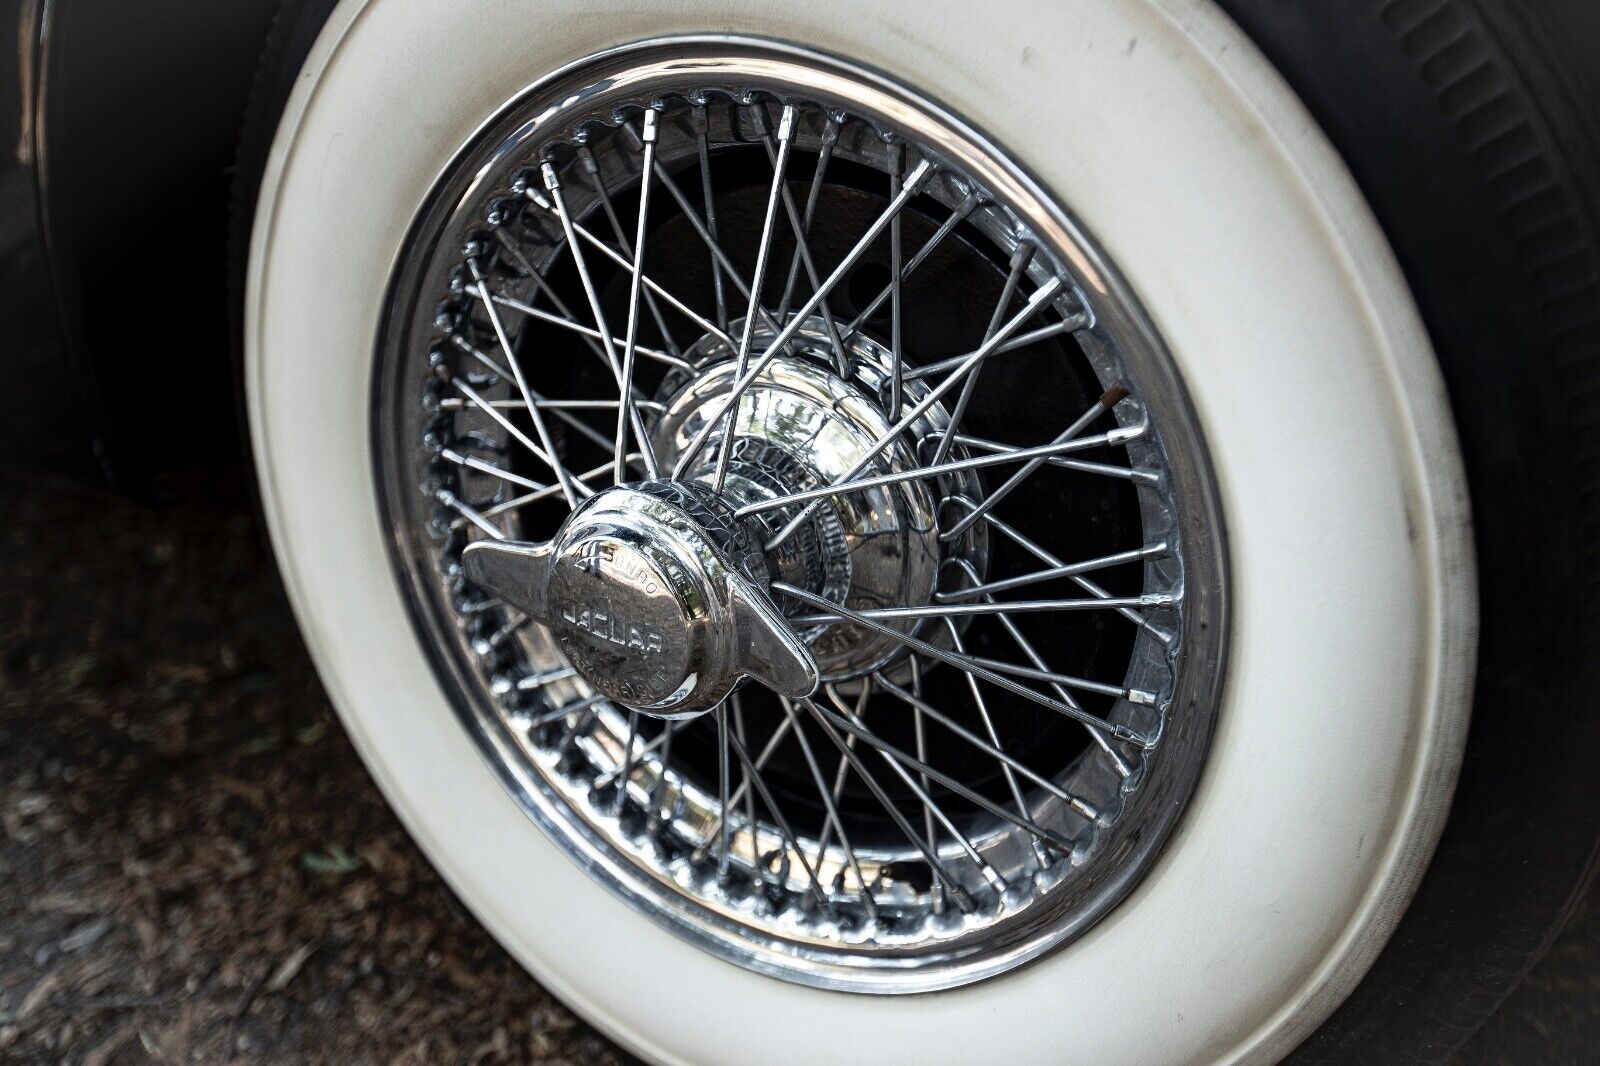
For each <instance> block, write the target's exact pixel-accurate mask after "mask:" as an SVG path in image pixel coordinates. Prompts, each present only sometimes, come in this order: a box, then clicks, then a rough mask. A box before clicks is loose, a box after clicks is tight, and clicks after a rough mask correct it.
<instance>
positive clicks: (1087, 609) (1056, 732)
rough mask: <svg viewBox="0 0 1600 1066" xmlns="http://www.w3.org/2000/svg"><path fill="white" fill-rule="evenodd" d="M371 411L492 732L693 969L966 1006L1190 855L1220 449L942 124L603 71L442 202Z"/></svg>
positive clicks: (405, 296) (396, 556)
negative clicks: (1178, 841) (961, 991)
mask: <svg viewBox="0 0 1600 1066" xmlns="http://www.w3.org/2000/svg"><path fill="white" fill-rule="evenodd" d="M373 384H374V405H375V406H374V419H373V427H374V432H375V434H376V438H375V454H376V455H377V461H378V472H377V473H378V483H379V485H380V491H381V494H382V504H383V507H384V511H385V514H386V516H387V520H388V522H389V523H390V525H391V527H392V528H393V530H394V538H393V542H392V546H393V553H392V554H393V561H394V564H395V566H396V568H397V569H398V571H399V572H400V574H401V576H402V579H403V585H404V587H405V588H406V590H407V592H408V594H409V597H410V600H411V606H412V610H413V613H414V616H415V619H416V623H417V625H418V627H419V630H420V632H421V634H422V636H423V640H424V642H425V644H427V645H428V647H429V648H430V649H431V650H432V653H433V656H434V659H435V665H436V668H437V670H438V671H439V673H440V675H441V677H442V679H443V680H444V682H445V684H446V685H447V687H448V688H449V690H450V691H451V692H452V693H453V694H454V697H455V702H456V705H457V709H458V712H459V713H460V714H461V716H462V717H463V719H464V721H465V722H466V723H467V724H468V726H469V727H470V728H471V730H472V731H473V732H474V734H475V735H476V736H477V737H478V739H479V741H480V743H481V746H482V748H483V750H484V751H485V754H486V756H487V757H488V758H489V759H490V760H491V762H492V763H493V765H494V767H495V769H496V770H497V771H498V773H499V774H500V775H501V777H502V780H503V781H504V782H505V783H506V785H507V786H508V787H509V788H510V789H511V790H512V791H513V793H514V794H515V795H516V797H517V798H518V799H519V801H520V802H521V803H522V804H523V805H524V806H525V808H526V809H527V810H528V812H529V813H530V814H531V815H532V816H533V817H534V818H535V819H536V820H537V821H538V822H539V823H540V825H541V826H542V827H543V828H544V829H545V830H546V832H547V833H549V834H550V835H551V836H552V837H553V838H554V839H555V840H556V841H557V842H558V843H559V844H560V845H561V846H562V847H563V848H564V849H565V850H566V851H568V852H569V854H571V855H572V856H573V858H574V859H575V860H576V861H578V862H579V863H580V864H582V865H583V866H584V867H586V868H587V869H589V870H590V871H591V872H592V873H593V874H594V875H595V876H596V877H597V878H599V879H600V880H601V881H603V882H604V883H606V884H607V885H608V886H609V887H611V888H612V889H613V890H614V891H616V892H618V893H619V894H621V895H622V896H623V897H624V898H625V899H627V900H628V901H629V902H631V903H632V904H633V905H635V906H636V907H638V908H640V909H641V910H643V911H645V912H646V913H648V914H650V915H651V916H652V917H654V918H656V919H657V920H659V921H661V922H663V923H665V924H667V925H669V926H670V927H672V928H673V929H675V930H676V931H678V932H679V933H680V934H682V935H684V936H686V937H687V938H689V939H691V940H692V941H693V942H695V943H697V944H699V945H701V946H703V947H705V948H707V949H709V950H711V951H714V952H717V953H719V954H721V955H724V956H725V957H728V958H730V959H733V960H735V961H737V962H740V963H742V964H744V965H746V966H749V967H751V968H753V969H757V970H760V971H763V972H766V973H769V974H773V975H776V976H779V977H783V978H785V979H788V980H792V981H795V982H799V983H803V984H810V985H815V986H822V987H831V988H841V989H851V990H858V991H871V992H912V991H924V990H929V989H934V988H942V987H949V986H953V985H957V984H962V983H966V982H969V981H973V980H977V979H980V978H983V977H987V976H991V975H994V974H998V973H1001V972H1004V971H1006V970H1008V969H1010V968H1011V967H1014V966H1016V965H1018V964H1020V963H1022V962H1024V961H1026V960H1028V959H1030V958H1033V957H1035V956H1037V955H1038V954H1040V953H1041V952H1043V951H1046V950H1048V949H1050V948H1051V947H1054V946H1057V945H1059V944H1061V943H1063V942H1065V941H1067V940H1069V939H1071V938H1072V937H1074V936H1076V935H1078V934H1080V933H1081V932H1083V931H1084V930H1085V929H1087V928H1088V927H1089V926H1090V925H1092V924H1093V923H1094V922H1095V921H1097V920H1098V919H1099V918H1101V917H1102V916H1104V915H1105V913H1106V912H1107V911H1108V910H1109V909H1110V908H1111V907H1112V906H1114V905H1115V904H1116V903H1117V902H1118V901H1119V900H1121V899H1122V898H1123V897H1124V896H1125V895H1126V894H1127V893H1128V892H1129V891H1130V889H1131V888H1132V886H1133V885H1134V884H1135V882H1136V881H1137V879H1138V878H1139V877H1140V875H1141V873H1142V872H1143V871H1144V870H1145V868H1146V867H1147V866H1148V865H1149V863H1150V862H1151V861H1152V860H1153V859H1154V857H1155V856H1156V854H1157V853H1158V851H1159V849H1160V847H1161V845H1162V843H1163V841H1164V839H1165V838H1166V836H1167V834H1168V832H1169V831H1170V829H1171V828H1172V826H1173V824H1174V822H1175V820H1176V819H1177V818H1178V817H1179V815H1180V814H1181V811H1182V809H1183V806H1184V803H1185V801H1186V798H1187V796H1188V795H1189V793H1190V791H1191V790H1192V788H1193V787H1194V784H1195V781H1196V779H1197V775H1198V772H1199V769H1200V765H1201V763H1202V761H1203V759H1204V756H1205V752H1206V747H1207V743H1208V740H1209V737H1210V734H1211V730H1212V724H1213V718H1214V715H1215V712H1216V706H1217V699H1218V692H1219V685H1220V680H1221V675H1222V664H1223V656H1224V647H1225V640H1226V625H1225V590H1226V576H1225V567H1224V552H1223V542H1222V536H1221V529H1220V520H1219V518H1218V511H1217V506H1216V502H1215V498H1214V495H1215V494H1214V488H1213V484H1212V475H1211V473H1210V470H1209V466H1208V463H1207V459H1206V453H1205V448H1204V445H1203V442H1202V441H1201V439H1200V435H1199V432H1198V430H1197V428H1196V426H1195V423H1194V419H1193V417H1192V415H1191V413H1190V411H1189V408H1188V405H1187V403H1186V400H1185V397H1184V393H1183V389H1182V387H1181V385H1180V383H1179V382H1178V380H1177V377H1176V374H1175V372H1174V371H1173V369H1172V367H1171V365H1170V363H1169V362H1168V360H1167V358H1166V355H1165V352H1164V350H1163V348H1162V346H1161V344H1160V341H1159V339H1158V338H1157V337H1156V335H1155V333H1154V331H1153V330H1152V329H1151V328H1150V326H1149V325H1148V323H1147V322H1146V321H1145V320H1144V318H1143V317H1142V315H1141V313H1140V311H1139V308H1138V307H1137V305H1136V303H1135V301H1134V300H1133V299H1132V298H1131V296H1130V295H1129V294H1128V293H1127V292H1126V291H1125V290H1124V289H1123V288H1122V287H1121V286H1120V284H1119V282H1118V280H1117V278H1116V274H1115V272H1114V270H1113V269H1112V268H1111V267H1110V265H1109V264H1108V263H1106V262H1105V260H1104V258H1103V257H1102V256H1101V255H1100V254H1099V253H1098V252H1097V251H1096V249H1095V247H1094V246H1093V244H1092V243H1091V242H1090V240H1089V239H1088V238H1087V237H1086V236H1085V235H1084V234H1083V233H1082V232H1081V231H1080V230H1079V229H1078V228H1077V227H1076V226H1075V225H1074V224H1073V223H1072V222H1071V221H1070V219H1069V218H1068V217H1067V216H1066V215H1065V213H1064V212H1063V211H1062V210H1061V209H1060V208H1059V206H1057V205H1055V204H1054V203H1052V202H1051V201H1050V199H1049V198H1048V196H1047V195H1046V194H1045V193H1044V192H1043V190H1041V189H1040V188H1039V187H1038V186H1037V185H1036V184H1035V183H1033V182H1032V181H1031V180H1030V179H1029V178H1028V177H1027V176H1026V175H1025V174H1024V173H1022V172H1021V170H1020V169H1019V168H1018V167H1016V166H1015V165H1014V164H1012V163H1011V162H1010V161H1008V160H1007V158H1006V156H1005V155H1004V154H1003V152H1002V151H1001V150H1000V149H998V148H997V147H995V146H993V145H991V144H989V143H987V142H986V141H985V140H984V139H983V138H982V137H981V136H980V135H978V134H977V133H975V132H974V131H972V130H970V129H968V128H967V127H965V126H963V125H962V124H961V123H960V122H959V121H958V120H956V119H954V118H952V117H951V116H949V115H947V114H945V113H944V112H942V111H941V110H940V109H939V108H938V107H937V106H936V105H934V104H932V103H930V102H928V101H926V100H923V99H919V98H916V97H913V96H912V95H910V94H909V93H907V92H905V91H904V90H901V89H899V88H897V87H895V86H892V85H890V84H887V83H885V82H884V81H882V80H881V79H878V78H876V77H874V76H872V75H871V74H868V73H866V72H862V71H859V70H852V69H849V68H847V67H845V66H844V65H842V64H838V63H835V62H833V61H831V60H828V59H825V58H823V57H820V56H816V55H810V54H804V53H800V52H797V51H795V50H792V49H778V48H773V47H769V46H766V45H762V44H758V43H753V42H752V43H730V42H728V41H726V40H724V41H720V42H705V41H697V40H675V41H669V42H659V43H654V44H648V45H643V46H634V47H630V48H626V49H621V50H618V51H615V52H612V53H608V54H606V55H603V56H601V57H599V58H596V59H592V60H589V61H586V62H584V63H582V64H580V65H578V66H576V67H573V68H571V69H568V70H566V71H563V72H562V73H561V74H559V75H557V76H555V77H553V78H551V79H548V80H547V81H546V82H544V83H542V84H541V85H540V86H538V87H536V88H535V89H534V90H532V91H530V92H529V93H528V94H526V95H525V96H524V97H522V98H521V99H520V100H518V101H517V102H515V103H514V104H513V105H512V106H511V107H509V108H508V109H507V110H506V111H505V112H504V113H502V114H501V115H500V116H499V117H498V118H497V119H496V120H495V121H494V122H492V123H491V124H490V125H489V126H488V127H486V128H485V129H484V131H482V133H481V134H480V135H479V136H478V138H476V140H475V141H474V142H473V143H472V144H471V145H469V146H468V147H467V148H466V149H465V150H464V151H463V152H462V153H461V154H460V155H459V156H458V157H457V158H456V159H455V160H454V161H453V162H452V163H451V165H450V166H449V167H448V168H447V169H446V170H445V172H444V173H443V174H442V175H441V176H440V178H439V180H438V183H437V185H436V188H435V190H434V193H433V195H432V196H431V198H430V200H429V203H428V206H427V207H426V208H425V209H424V210H423V211H422V213H421V214H420V216H419V217H418V219H417V220H416V223H415V224H414V226H413V229H412V231H411V233H410V235H409V236H408V238H407V240H406V241H405V244H404V247H403V250H402V253H401V257H400V260H399V262H398V264H397V267H396V269H395V272H394V276H393V281H392V283H391V286H390V296H389V301H388V310H387V313H386V316H385V324H384V330H383V335H382V337H381V339H380V344H379V354H378V360H377V363H376V373H375V377H374V383H373ZM701 561H704V566H701ZM705 567H710V570H706V569H705ZM697 568H698V569H697ZM713 571H714V575H715V576H713V577H707V574H708V573H712V572H713ZM658 586H659V587H658ZM727 588H734V589H735V592H734V593H732V594H729V595H724V592H725V590H726V589H727ZM730 597H731V598H730ZM752 605H753V606H752ZM746 617H749V618H755V619H757V622H758V623H759V624H758V625H757V624H754V623H752V625H750V626H747V625H746V623H745V621H744V619H745V618H746ZM756 629H759V630H760V634H761V635H759V636H757V637H752V638H751V640H750V641H747V640H745V639H744V638H743V634H744V633H745V632H746V631H747V630H748V631H750V632H755V630H756ZM732 633H738V634H740V637H739V639H738V640H736V641H734V642H733V643H735V644H737V645H738V646H737V647H725V645H727V643H728V640H729V634H732ZM752 641H754V642H755V643H752ZM762 641H765V642H767V644H766V645H765V647H766V648H767V650H766V651H763V650H762V645H761V642H762ZM752 648H754V649H755V650H752Z"/></svg>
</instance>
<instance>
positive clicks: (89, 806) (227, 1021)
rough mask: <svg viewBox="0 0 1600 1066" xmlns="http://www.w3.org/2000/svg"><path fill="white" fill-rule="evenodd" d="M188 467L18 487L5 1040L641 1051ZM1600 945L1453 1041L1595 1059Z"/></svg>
mask: <svg viewBox="0 0 1600 1066" xmlns="http://www.w3.org/2000/svg"><path fill="white" fill-rule="evenodd" d="M177 489H178V493H177V498H178V500H179V502H177V503H173V504H169V505H166V506H159V507H151V506H148V505H144V504H139V503H134V502H131V501H128V500H123V499H118V498H114V497H108V496H105V495H99V494H92V493H84V492H81V491H76V490H71V489H66V488H63V487H62V486H60V485H55V484H50V483H47V482H34V481H23V480H18V479H15V478H10V479H3V480H0V500H3V501H4V505H3V506H4V508H5V510H4V511H3V512H0V1061H5V1062H27V1063H32V1062H72V1063H83V1064H88V1066H106V1064H110V1063H124V1062H130V1063H131V1062H140V1063H142V1062H150V1061H155V1062H164V1063H179V1062H185V1063H188V1062H205V1063H220V1062H228V1061H238V1062H332V1063H340V1064H345V1063H367V1062H383V1063H413V1062H414V1063H423V1062H427V1063H434V1062H440V1063H458V1062H464V1063H481V1062H541V1063H559V1062H570V1063H616V1062H628V1061H631V1060H629V1059H628V1058H627V1057H626V1056H625V1055H624V1054H622V1053H621V1052H620V1051H618V1050H617V1049H616V1048H614V1047H613V1046H612V1045H610V1044H609V1043H608V1042H607V1041H606V1040H605V1039H604V1038H602V1037H600V1036H599V1035H598V1034H596V1033H595V1032H594V1031H593V1030H592V1029H590V1028H589V1027H588V1026H586V1025H585V1024H583V1023H582V1022H581V1021H579V1020H578V1019H576V1018H575V1017H574V1016H573V1015H572V1014H571V1013H570V1012H568V1011H567V1010H566V1009H565V1008H564V1007H562V1006H561V1005H560V1004H559V1003H558V1002H556V1001H555V1000H554V999H553V998H551V997H550V996H549V995H548V994H547V993H546V992H544V990H543V989H541V988H540V987H539V986H538V985H537V984H536V983H535V982H534V981H533V980H532V979H531V978H529V977H528V976H527V975H526V974H525V973H524V972H523V971H522V970H521V969H519V968H518V967H517V965H516V964H515V963H514V962H512V961H511V959H510V958H509V957H508V956H507V955H506V954H505V952H503V951H502V950H501V949H500V948H499V946H498V945H496V944H495V942H494V941H493V940H492V939H491V938H490V937H489V936H488V934H487V933H485V932H484V931H483V929H482V928H481V927H479V926H478V924H477V923H476V922H475V921H474V920H473V919H472V917H471V916H470V915H468V914H467V912H466V911H465V910H464V909H463V908H462V906H461V905H460V903H459V902H458V901H457V900H456V899H455V898H454V897H453V896H452V895H451V894H450V892H449V890H448V889H446V888H445V887H444V885H443V884H442V883H441V882H440V880H439V878H438V877H437V875H435V874H434V873H433V871H432V870H431V869H430V868H429V867H428V865H427V863H426V861H425V860H424V859H423V858H422V856H421V855H420V854H419V853H418V851H417V849H416V848H415V846H414V845H413V844H412V843H411V842H410V840H409V839H408V838H407V837H406V835H405V833H404V831H403V830H402V829H401V828H400V825H399V823H398V822H396V820H395V818H394V816H393V815H392V814H390V813H389V810H388V808H387V807H386V806H385V805H384V802H383V800H382V798H381V797H380V796H379V794H378V792H377V790H376V788H374V786H373V784H372V781H371V779H370V778H369V777H368V776H367V774H366V772H365V770H363V769H362V766H361V764H360V762H359V761H358V760H357V758H356V756H355V753H354V751H353V750H352V749H351V747H350V744H349V743H348V741H347V740H346V739H345V736H344V733H343V732H342V731H341V729H340V728H339V724H338V721H337V719H336V718H335V716H334V714H333V711H332V709H331V708H330V707H329V705H328V701H327V698H326V696H325V695H324V694H323V692H322V689H321V687H320V686H319V685H318V683H317V680H316V676H315V674H314V672H313V670H312V668H311V666H310V663H309V662H308V660H307V658H306V653H305V650H304V647H303V646H302V645H301V643H300V640H299V637H298V635H297V634H296V632H295V628H294V623H293V619H292V618H291V617H290V614H289V610H288V607H287V604H286V603H285V601H284V599H283V596H282V593H281V591H280V589H279V586H278V583H277V579H276V577H275V576H274V573H273V570H272V563H271V558H270V553H269V552H268V550H267V549H266V546H265V544H264V542H263V538H262V536H261V533H260V530H259V527H258V524H257V522H256V518H255V513H254V510H253V508H252V505H251V503H250V497H249V487H248V483H247V481H246V479H245V478H244V477H243V476H242V475H241V474H240V473H239V472H238V471H236V470H233V471H223V472H218V473H210V474H196V475H193V476H192V477H189V478H187V479H186V480H183V481H182V482H181V483H180V484H179V485H178V486H177ZM1597 945H1600V908H1596V907H1595V906H1593V905H1590V906H1589V907H1588V908H1586V909H1585V910H1584V911H1582V912H1581V914H1580V919H1579V921H1578V922H1577V923H1576V924H1575V925H1574V928H1573V930H1572V931H1570V932H1569V934H1568V935H1567V936H1566V937H1564V938H1563V939H1562V940H1561V941H1560V942H1559V943H1558V944H1557V946H1556V948H1555V949H1554V950H1553V951H1552V952H1551V954H1550V956H1549V957H1548V958H1547V960H1546V962H1545V963H1544V964H1543V965H1541V967H1540V968H1539V969H1538V970H1537V971H1535V973H1534V975H1533V976H1532V978H1531V979H1530V980H1529V981H1528V982H1526V983H1525V985H1524V987H1523V988H1522V989H1521V990H1519V991H1518V993H1517V994H1516V995H1514V996H1513V997H1512V1000H1511V1001H1510V1002H1509V1003H1508V1004H1507V1005H1506V1007H1505V1008H1503V1009H1502V1010H1501V1012H1500V1013H1499V1014H1498V1015H1497V1016H1496V1017H1495V1018H1494V1019H1492V1020H1491V1022H1490V1024H1489V1025H1488V1026H1487V1027H1486V1028H1485V1029H1484V1030H1483V1032H1482V1033H1480V1034H1479V1036H1478V1037H1477V1038H1476V1039H1475V1040H1474V1041H1473V1043H1472V1044H1471V1045H1469V1047H1468V1048H1467V1049H1465V1051H1464V1052H1463V1054H1462V1056H1461V1061H1462V1062H1463V1063H1470V1064H1490V1063H1516V1064H1524V1063H1542V1062H1551V1063H1556V1062H1577V1061H1600V1053H1597V1051H1596V1048H1597V1041H1600V1036H1597V1033H1600V967H1597V966H1596V965H1595V960H1596V958H1597ZM879 1058H880V1059H881V1056H879ZM884 1061H886V1060H884Z"/></svg>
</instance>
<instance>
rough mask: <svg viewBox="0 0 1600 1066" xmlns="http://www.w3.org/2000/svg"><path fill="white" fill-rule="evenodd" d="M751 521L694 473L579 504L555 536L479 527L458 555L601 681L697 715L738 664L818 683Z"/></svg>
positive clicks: (797, 686)
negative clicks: (493, 532) (680, 480)
mask: <svg viewBox="0 0 1600 1066" xmlns="http://www.w3.org/2000/svg"><path fill="white" fill-rule="evenodd" d="M753 525H754V524H753V523H750V522H749V521H748V520H746V519H740V518H737V517H735V516H734V514H733V513H732V512H731V511H730V510H729V508H728V507H727V505H726V504H724V503H723V502H722V501H721V500H719V499H718V498H717V496H716V494H715V493H713V492H711V491H710V490H708V489H706V488H704V487H702V486H699V485H695V484H676V483H672V482H664V481H655V482H645V483H643V484H638V485H620V486H617V487H616V488H611V489H607V490H605V491H604V492H602V493H600V494H598V495H596V496H593V497H591V498H590V499H589V500H588V501H587V502H586V503H584V504H583V505H582V506H581V507H579V508H578V509H577V510H575V511H574V512H573V513H572V516H571V517H570V518H568V519H567V520H566V522H564V523H562V526H561V530H560V532H558V533H557V534H556V537H555V539H554V540H551V541H549V542H547V543H544V544H529V543H521V542H507V541H501V540H488V541H480V542H478V543H476V544H472V545H469V546H468V547H467V549H466V550H465V551H464V552H462V554H461V564H462V567H463V569H464V570H465V571H466V574H467V577H468V578H469V579H471V580H472V581H474V582H476V583H477V584H478V585H479V586H481V587H482V588H484V589H486V590H488V591H490V592H493V593H494V594H495V595H497V596H499V597H500V598H501V599H503V600H505V602H507V603H510V604H514V605H515V606H516V607H517V608H519V609H520V610H522V611H525V612H526V613H527V615H528V617H530V618H533V619H535V620H537V621H540V622H543V623H544V624H545V625H546V626H548V627H549V629H550V632H551V634H552V635H553V636H554V637H555V640H556V643H557V644H558V645H559V646H560V648H561V651H562V653H563V654H564V655H565V656H566V657H567V661H568V662H570V663H571V664H572V666H573V669H575V670H577V672H578V673H579V675H581V676H582V677H583V679H584V680H585V681H588V682H589V684H591V685H593V686H594V687H595V688H596V689H598V690H600V691H601V692H603V693H605V694H606V695H607V696H609V697H611V698H612V699H614V700H616V701H618V702H619V703H622V704H625V705H626V706H628V707H631V708H633V709H635V710H638V711H643V712H645V713H647V714H651V715H654V716H656V717H660V718H689V717H693V716H694V715H696V714H700V713H702V712H704V711H708V710H710V709H711V708H712V707H715V706H716V705H717V704H718V703H720V702H721V701H722V700H723V698H724V697H726V696H727V695H728V692H729V691H730V690H731V689H732V688H733V686H734V684H735V683H737V682H738V681H739V679H740V678H742V677H752V678H755V679H756V680H758V681H761V682H762V683H764V684H766V685H767V686H768V687H769V688H771V689H773V690H774V691H775V692H780V693H782V694H783V695H785V696H792V697H800V696H809V695H811V693H812V692H814V691H816V687H817V668H816V665H815V664H814V663H813V662H812V661H811V656H810V654H809V653H808V652H807V650H806V647H805V645H804V644H803V643H802V642H801V641H800V639H799V638H798V637H797V636H796V635H795V634H794V632H793V631H792V630H791V629H790V628H789V627H788V625H786V624H785V623H784V621H783V618H782V616H781V615H780V614H779V613H778V610H777V608H775V607H774V606H773V605H772V601H771V600H770V599H769V598H768V596H767V594H766V592H765V591H764V588H765V586H766V583H767V582H766V563H765V560H764V559H763V557H762V554H761V547H760V541H759V539H758V538H757V536H756V535H755V533H756V530H753V529H752V528H751V527H752V526H753Z"/></svg>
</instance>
